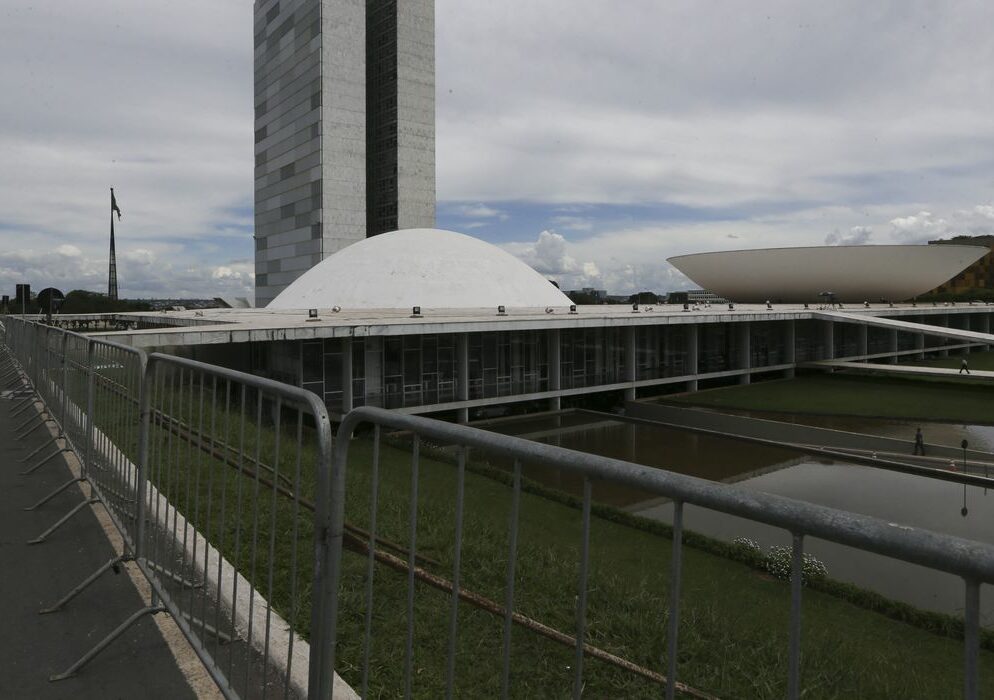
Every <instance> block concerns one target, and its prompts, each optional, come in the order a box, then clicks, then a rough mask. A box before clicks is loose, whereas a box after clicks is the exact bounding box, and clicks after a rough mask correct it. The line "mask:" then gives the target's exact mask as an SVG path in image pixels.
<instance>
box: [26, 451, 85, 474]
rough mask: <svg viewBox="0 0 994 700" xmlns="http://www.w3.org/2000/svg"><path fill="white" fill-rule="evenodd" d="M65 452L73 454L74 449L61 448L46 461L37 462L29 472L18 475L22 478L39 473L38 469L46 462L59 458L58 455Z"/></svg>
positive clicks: (45, 459)
mask: <svg viewBox="0 0 994 700" xmlns="http://www.w3.org/2000/svg"><path fill="white" fill-rule="evenodd" d="M63 452H72V448H71V447H60V448H59V449H57V450H56V451H55V452H53V453H52V454H50V455H48V457H45V458H44V459H41V460H39V461H37V462H36V463H35V464H34V466H32V467H29V468H28V469H27V470H25V471H23V472H18V474H20V475H21V476H27V475H28V474H33V473H34V472H35V471H37V469H38V467H40V466H41V465H43V464H45V462H47V461H49V460H50V459H52V458H53V457H57V456H58V455H60V454H62V453H63Z"/></svg>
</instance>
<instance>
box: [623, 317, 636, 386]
mask: <svg viewBox="0 0 994 700" xmlns="http://www.w3.org/2000/svg"><path fill="white" fill-rule="evenodd" d="M636 357H637V348H636V346H635V326H629V327H628V328H626V329H625V381H626V382H631V386H630V387H628V388H627V389H625V401H634V400H635V378H636V376H637V374H636Z"/></svg>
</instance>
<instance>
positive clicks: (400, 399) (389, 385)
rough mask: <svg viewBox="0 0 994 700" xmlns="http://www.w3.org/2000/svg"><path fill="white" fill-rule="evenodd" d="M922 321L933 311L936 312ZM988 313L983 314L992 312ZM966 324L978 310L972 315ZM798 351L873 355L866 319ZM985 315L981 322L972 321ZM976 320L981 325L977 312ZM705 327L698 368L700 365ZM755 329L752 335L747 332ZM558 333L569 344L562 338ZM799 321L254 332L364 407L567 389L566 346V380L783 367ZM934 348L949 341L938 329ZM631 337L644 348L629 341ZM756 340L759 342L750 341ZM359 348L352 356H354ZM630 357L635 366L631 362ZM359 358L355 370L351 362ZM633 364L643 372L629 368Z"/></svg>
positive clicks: (262, 360)
mask: <svg viewBox="0 0 994 700" xmlns="http://www.w3.org/2000/svg"><path fill="white" fill-rule="evenodd" d="M913 320H914V321H920V322H921V321H924V322H927V321H928V320H929V319H928V318H927V317H926V318H922V319H919V318H914V319H913ZM982 322H983V321H981V323H982ZM961 323H962V325H964V326H966V325H967V323H968V322H967V321H961ZM793 325H794V361H795V362H797V363H802V362H806V361H813V360H820V359H825V358H826V357H828V350H829V348H828V347H827V346H826V343H827V341H828V339H829V337H831V340H832V348H831V350H833V351H834V357H836V358H840V359H841V358H847V357H856V356H859V355H861V350H862V349H861V347H860V346H861V341H860V338H861V336H862V333H863V330H862V329H861V328H860V326H859V325H858V324H854V323H844V322H835V323H834V324H831V325H829V323H827V322H826V321H823V320H813V319H801V320H795V321H794V322H793ZM973 325H974V324H973V323H970V326H971V327H972V326H973ZM976 325H979V323H977V324H976ZM695 329H696V336H697V346H696V359H697V372H696V373H692V372H691V368H692V367H693V362H692V359H693V354H692V353H693V351H694V349H693V347H692V346H693V336H694V331H695ZM747 330H748V334H746V331H747ZM865 333H866V352H867V354H870V355H886V354H887V353H890V352H891V351H892V350H893V349H894V346H893V345H892V342H893V339H894V332H893V331H891V330H890V329H888V328H876V327H866V329H865ZM557 335H558V347H556V346H555V345H554V343H555V342H556V340H555V339H556V337H557ZM787 337H789V336H788V327H787V326H786V325H785V323H783V322H781V321H751V322H748V324H746V323H743V322H739V323H699V324H695V325H693V326H692V325H689V324H688V325H684V324H665V323H664V324H659V325H639V326H636V327H635V328H634V330H632V329H630V328H625V327H611V326H603V327H593V328H567V329H559V330H558V331H556V330H553V329H540V330H523V331H489V332H475V333H465V334H461V333H439V334H423V335H405V336H372V337H353V338H351V339H347V340H342V339H338V338H333V339H325V340H306V341H297V342H292V341H279V342H269V343H253V344H251V345H250V347H249V348H248V350H249V351H250V352H249V353H248V355H249V357H250V365H251V367H252V369H253V371H256V372H263V373H265V374H267V375H268V376H271V377H274V378H278V379H280V380H281V381H288V382H289V381H292V382H294V383H299V384H300V385H301V386H303V387H304V388H305V389H308V390H310V391H313V392H314V393H316V394H318V395H319V396H322V397H323V398H324V400H325V402H326V403H327V404H328V406H329V408H330V409H331V410H332V411H339V410H341V407H342V405H343V399H346V398H347V397H348V392H346V391H345V386H344V384H343V383H344V382H345V381H350V382H351V397H352V405H353V406H363V405H370V406H380V407H383V408H415V407H424V406H433V405H438V404H450V403H456V402H459V401H462V400H468V401H480V400H487V399H500V398H502V397H507V398H508V399H509V400H513V399H514V398H515V397H523V396H528V395H533V394H540V393H543V392H550V391H553V390H554V389H556V388H557V387H556V384H555V382H554V381H553V379H554V377H555V375H554V372H555V371H556V370H555V364H554V363H555V354H558V356H559V367H558V370H559V377H558V379H559V382H558V384H559V386H558V389H560V390H562V391H570V390H574V389H583V388H585V387H591V388H596V387H599V386H610V385H615V386H616V385H618V384H624V383H625V382H626V381H628V379H629V378H631V377H634V379H635V380H636V381H641V382H660V383H661V382H665V381H666V380H668V379H671V378H673V379H679V378H682V377H687V378H693V377H696V376H700V375H707V374H711V373H719V372H728V371H734V370H740V369H746V367H744V366H743V365H745V364H746V363H748V367H749V368H751V369H762V368H764V367H775V366H778V365H782V364H784V363H785V362H787V361H788V357H789V353H788V352H787V350H788V348H786V346H785V341H786V338H787ZM918 337H919V336H918V334H917V333H913V332H907V331H899V332H897V333H896V339H897V350H898V351H915V350H916V349H917V347H918V346H917V343H918ZM926 337H927V338H928V347H929V348H934V349H939V348H941V347H942V344H941V340H939V339H937V338H934V337H928V336H926ZM629 338H631V339H632V342H633V343H634V348H629V347H628V345H627V344H628V342H629ZM461 339H462V341H464V342H465V352H466V367H465V376H466V386H465V387H463V388H462V389H461V388H460V343H461ZM746 339H748V343H749V346H748V353H747V354H746V356H744V354H743V351H744V350H745V349H746V348H745V347H743V343H744V342H745V341H746ZM347 347H348V348H350V350H349V351H348V352H349V353H350V358H349V357H347V356H344V355H343V353H344V352H345V349H346V348H347ZM629 357H633V358H634V362H635V366H634V368H629V367H628V362H629ZM349 359H350V361H351V369H352V373H351V379H350V380H347V379H346V377H345V376H344V375H345V370H346V367H347V365H348V362H347V360H349ZM629 370H632V371H631V374H630V373H629Z"/></svg>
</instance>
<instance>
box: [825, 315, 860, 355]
mask: <svg viewBox="0 0 994 700" xmlns="http://www.w3.org/2000/svg"><path fill="white" fill-rule="evenodd" d="M859 334H860V329H859V326H858V325H856V324H854V323H836V324H835V328H834V330H833V333H832V340H833V342H834V345H835V354H834V355H833V357H834V358H835V359H837V360H838V359H842V358H844V357H856V356H858V355H860V354H861V353H860V348H859Z"/></svg>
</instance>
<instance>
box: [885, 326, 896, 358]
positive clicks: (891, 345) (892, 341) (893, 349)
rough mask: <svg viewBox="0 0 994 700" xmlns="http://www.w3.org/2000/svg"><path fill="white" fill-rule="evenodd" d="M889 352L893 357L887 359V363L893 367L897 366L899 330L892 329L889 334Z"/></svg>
mask: <svg viewBox="0 0 994 700" xmlns="http://www.w3.org/2000/svg"><path fill="white" fill-rule="evenodd" d="M887 336H888V337H887V351H888V352H890V353H891V356H890V357H888V358H887V361H888V362H889V363H891V364H892V365H896V364H897V355H896V354H894V353H896V352H897V329H896V328H891V329H890V330H889V331H888V332H887Z"/></svg>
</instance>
